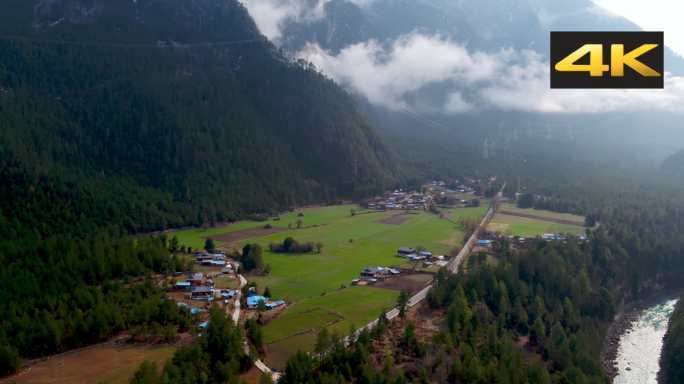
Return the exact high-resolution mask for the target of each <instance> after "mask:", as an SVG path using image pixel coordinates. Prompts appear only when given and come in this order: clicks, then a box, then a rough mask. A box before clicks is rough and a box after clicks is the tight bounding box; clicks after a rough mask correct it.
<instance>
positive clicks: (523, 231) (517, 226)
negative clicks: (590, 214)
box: [487, 211, 585, 237]
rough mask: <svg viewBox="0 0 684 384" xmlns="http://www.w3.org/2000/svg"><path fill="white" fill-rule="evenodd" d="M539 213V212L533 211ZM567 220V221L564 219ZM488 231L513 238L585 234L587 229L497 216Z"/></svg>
mask: <svg viewBox="0 0 684 384" xmlns="http://www.w3.org/2000/svg"><path fill="white" fill-rule="evenodd" d="M533 212H537V211H533ZM564 220H567V219H564ZM487 229H489V230H492V231H500V232H510V234H511V235H512V236H521V237H524V236H537V235H543V234H544V233H554V234H560V233H568V232H569V233H571V234H574V235H577V234H583V233H584V230H585V228H584V227H580V226H577V225H568V224H559V223H554V222H551V221H543V220H537V219H528V218H526V217H517V216H509V215H500V214H495V215H494V217H493V218H492V220H491V222H490V223H489V225H488V226H487Z"/></svg>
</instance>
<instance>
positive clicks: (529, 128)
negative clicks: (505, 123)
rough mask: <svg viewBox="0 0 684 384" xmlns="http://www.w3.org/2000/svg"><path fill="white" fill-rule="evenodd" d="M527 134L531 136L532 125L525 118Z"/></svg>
mask: <svg viewBox="0 0 684 384" xmlns="http://www.w3.org/2000/svg"><path fill="white" fill-rule="evenodd" d="M527 136H532V125H530V121H529V120H527Z"/></svg>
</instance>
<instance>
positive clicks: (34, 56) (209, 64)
mask: <svg viewBox="0 0 684 384" xmlns="http://www.w3.org/2000/svg"><path fill="white" fill-rule="evenodd" d="M35 3H36V2H23V1H12V2H11V4H8V7H7V9H8V10H9V11H7V12H3V13H2V15H0V31H1V34H3V35H23V36H27V37H29V38H31V39H50V40H59V41H64V40H66V41H81V42H82V41H90V42H94V43H95V42H96V43H107V44H122V46H97V45H95V46H89V45H65V44H55V43H45V42H37V41H33V42H26V41H7V40H1V41H0V45H1V48H0V87H2V88H3V91H0V127H2V132H3V134H2V137H0V146H2V157H3V158H5V159H7V158H9V157H13V158H16V159H19V160H21V161H22V162H23V163H24V164H25V165H26V166H27V167H28V168H29V169H31V170H33V171H35V172H39V173H42V174H44V175H54V174H60V173H66V174H80V175H86V174H88V173H89V172H91V173H92V172H97V173H102V174H106V175H109V176H111V177H110V178H109V179H111V180H115V179H117V178H120V179H121V180H122V183H119V184H117V183H114V184H116V185H119V186H118V187H117V186H116V185H108V186H107V187H106V189H107V190H110V189H111V188H115V190H117V191H118V192H119V194H120V195H122V196H125V194H126V193H127V192H128V190H125V189H122V188H121V187H120V185H122V184H126V183H130V182H133V183H134V184H135V185H138V186H140V187H142V188H146V187H152V188H154V189H155V190H157V191H159V192H160V193H164V194H167V195H170V196H172V199H171V202H170V203H162V202H161V201H156V200H154V198H152V197H150V198H149V200H148V201H147V205H148V206H149V207H151V208H149V209H151V210H153V211H157V210H160V211H167V212H168V214H169V216H168V219H169V222H170V224H171V225H187V224H197V223H198V216H201V217H205V218H209V219H213V218H218V219H220V220H224V219H228V218H237V217H240V216H241V215H243V214H245V213H248V212H255V211H265V210H270V209H285V208H287V207H289V206H290V205H292V204H302V203H305V202H308V201H311V200H313V199H322V200H324V201H325V200H328V199H331V198H334V197H336V196H341V197H343V196H354V195H359V196H360V195H365V194H368V193H375V192H379V191H381V190H382V189H383V188H384V187H387V186H388V184H389V183H391V181H392V180H393V178H394V174H395V173H396V166H395V165H394V161H393V158H394V154H393V152H392V151H391V150H390V149H388V147H387V146H385V144H384V143H383V142H382V140H381V139H380V137H379V136H378V134H377V133H376V131H375V129H374V128H373V127H372V126H371V125H370V123H368V122H367V121H366V119H365V118H364V116H363V115H362V114H361V113H360V112H359V111H358V110H357V108H356V104H355V102H354V101H353V99H352V98H351V97H349V95H347V93H346V92H345V91H343V90H342V89H341V88H339V87H338V86H337V85H335V84H334V83H333V82H332V81H330V80H328V79H326V78H324V77H323V76H322V75H320V74H318V73H316V72H315V71H313V70H311V69H309V68H308V67H307V66H306V65H305V64H304V63H299V64H297V65H289V64H287V62H286V61H285V60H284V59H283V58H282V57H280V56H278V54H277V51H276V50H275V49H274V47H273V46H272V45H271V44H270V43H268V42H266V41H255V42H248V43H240V44H216V45H211V46H205V45H198V46H190V47H185V48H161V47H160V48H156V47H154V45H155V44H158V45H160V46H166V45H168V46H173V45H175V44H177V43H180V44H188V43H195V44H198V43H202V44H203V43H208V42H233V41H242V40H249V39H254V38H258V37H259V34H258V32H257V28H256V26H255V25H254V23H253V21H252V20H251V18H250V17H249V15H248V14H247V12H246V10H245V9H244V7H242V6H241V5H240V4H239V3H238V2H236V1H232V0H214V1H202V2H186V1H181V0H172V1H152V2H146V3H134V2H130V1H123V0H94V1H84V2H78V1H70V2H66V1H60V0H53V1H43V2H41V3H40V4H39V5H38V6H36V4H35ZM34 7H35V8H34ZM34 10H35V12H34ZM75 15H76V16H75ZM60 20H61V21H60ZM50 25H52V26H50ZM35 31H39V32H37V33H35ZM130 44H134V45H139V44H146V45H149V46H146V47H135V46H126V45H130ZM82 177H89V176H82ZM305 180H307V183H305ZM307 185H308V186H309V188H307ZM102 188H104V187H102ZM116 188H119V189H116ZM115 196H116V194H115ZM149 196H151V194H150V195H149ZM121 198H124V197H121ZM180 207H183V208H182V209H184V210H185V209H186V208H185V207H189V208H188V212H184V213H183V214H182V215H178V214H174V212H177V211H178V210H179V209H181V208H180ZM193 212H194V213H193ZM199 213H201V215H198V214H199ZM130 225H131V227H133V228H135V229H159V228H158V227H159V226H158V225H153V224H149V223H146V222H143V221H136V220H135V219H133V222H132V223H131V224H130Z"/></svg>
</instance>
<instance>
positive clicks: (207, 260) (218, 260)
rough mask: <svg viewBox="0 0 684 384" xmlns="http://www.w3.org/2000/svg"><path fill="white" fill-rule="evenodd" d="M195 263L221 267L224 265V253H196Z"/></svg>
mask: <svg viewBox="0 0 684 384" xmlns="http://www.w3.org/2000/svg"><path fill="white" fill-rule="evenodd" d="M195 264H201V265H206V266H216V267H223V266H225V265H226V253H225V252H219V253H198V254H197V255H196V256H195Z"/></svg>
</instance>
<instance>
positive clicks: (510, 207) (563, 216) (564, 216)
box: [499, 203, 584, 223]
mask: <svg viewBox="0 0 684 384" xmlns="http://www.w3.org/2000/svg"><path fill="white" fill-rule="evenodd" d="M499 210H500V211H503V212H511V213H520V214H524V215H533V216H539V217H548V218H551V219H559V220H570V221H576V222H578V223H584V216H578V215H572V214H570V213H558V212H552V211H544V210H538V209H529V208H528V209H522V208H518V207H516V206H515V204H511V203H506V204H503V205H502V206H501V208H500V209H499Z"/></svg>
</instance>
